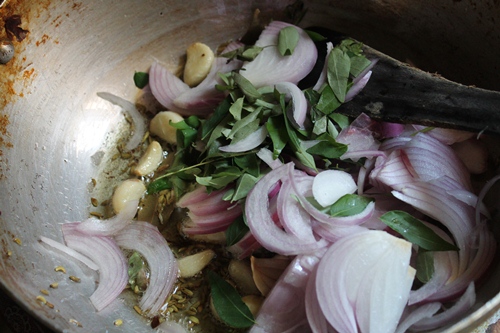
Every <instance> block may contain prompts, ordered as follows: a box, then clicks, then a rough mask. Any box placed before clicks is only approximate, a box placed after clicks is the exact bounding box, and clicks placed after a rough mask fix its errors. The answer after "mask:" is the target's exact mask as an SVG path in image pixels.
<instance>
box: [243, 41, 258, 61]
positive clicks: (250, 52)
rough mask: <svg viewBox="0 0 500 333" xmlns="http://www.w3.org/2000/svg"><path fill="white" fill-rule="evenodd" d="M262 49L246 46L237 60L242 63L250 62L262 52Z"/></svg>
mask: <svg viewBox="0 0 500 333" xmlns="http://www.w3.org/2000/svg"><path fill="white" fill-rule="evenodd" d="M263 49H264V48H263V47H260V46H255V45H253V46H246V47H245V49H244V50H243V52H242V53H241V54H240V56H239V57H238V59H240V60H243V61H252V60H254V59H255V58H257V56H258V55H259V54H260V53H261V52H262V50H263Z"/></svg>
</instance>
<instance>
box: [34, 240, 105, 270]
mask: <svg viewBox="0 0 500 333" xmlns="http://www.w3.org/2000/svg"><path fill="white" fill-rule="evenodd" d="M40 241H41V242H43V243H45V244H47V245H49V246H51V247H53V248H54V249H57V250H59V251H61V252H63V253H66V254H67V255H69V256H70V257H72V258H75V259H76V260H79V261H80V262H82V263H84V264H85V265H87V267H88V268H90V269H93V270H94V271H96V270H98V269H99V266H97V264H96V263H94V262H93V261H92V260H90V259H89V258H87V257H86V256H84V255H82V254H80V253H79V252H77V251H75V250H73V249H72V248H69V247H67V246H66V245H64V244H62V243H59V242H58V241H55V240H53V239H50V238H47V237H44V236H40Z"/></svg>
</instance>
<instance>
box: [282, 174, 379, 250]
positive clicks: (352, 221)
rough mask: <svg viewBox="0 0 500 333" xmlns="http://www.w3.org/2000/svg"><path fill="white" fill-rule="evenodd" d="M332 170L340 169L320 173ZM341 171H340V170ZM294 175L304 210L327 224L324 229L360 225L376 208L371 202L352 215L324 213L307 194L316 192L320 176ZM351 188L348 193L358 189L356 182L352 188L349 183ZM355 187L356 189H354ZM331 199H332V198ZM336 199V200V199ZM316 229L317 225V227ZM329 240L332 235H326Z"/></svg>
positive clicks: (328, 184) (296, 190) (295, 186)
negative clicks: (338, 215) (335, 215)
mask: <svg viewBox="0 0 500 333" xmlns="http://www.w3.org/2000/svg"><path fill="white" fill-rule="evenodd" d="M332 171H334V172H335V174H336V173H337V171H338V170H327V171H322V172H320V173H319V174H320V175H321V174H322V173H323V174H325V173H328V174H329V173H331V172H332ZM339 172H340V171H339ZM291 177H293V179H294V181H293V182H292V184H293V187H294V190H295V196H297V198H298V199H299V201H300V204H301V205H302V207H303V208H304V210H305V211H306V212H307V213H309V214H310V215H311V217H313V218H314V219H315V220H316V221H318V222H320V223H324V224H326V226H325V227H324V228H325V229H324V230H328V229H330V230H332V231H333V230H335V228H336V227H349V226H354V225H360V224H362V223H364V222H365V221H366V220H368V219H369V218H370V217H371V215H372V214H373V212H374V210H375V203H373V202H371V203H369V204H368V205H367V206H366V208H365V209H364V210H363V211H362V212H361V213H358V214H355V215H352V216H346V217H332V216H330V215H328V214H326V213H323V212H321V211H319V210H318V209H317V208H316V207H314V205H313V204H311V203H310V202H309V201H308V200H307V199H306V195H307V194H311V193H313V194H314V187H313V186H314V183H315V182H316V183H317V182H318V178H316V177H318V176H315V177H311V176H305V175H297V174H296V173H295V174H294V175H291ZM324 181H325V180H324V179H323V180H321V179H320V182H324ZM326 186H330V187H335V186H337V184H335V183H329V182H327V184H326ZM348 186H349V188H350V189H349V190H348V191H347V192H346V194H347V193H352V192H354V191H355V190H356V188H357V187H356V185H355V184H354V187H353V188H352V187H351V185H350V184H349V185H348ZM352 189H354V191H353V190H352ZM330 201H331V200H330ZM335 201H336V200H335ZM315 229H316V227H315ZM326 238H327V239H328V240H330V241H332V239H331V237H330V236H327V237H326Z"/></svg>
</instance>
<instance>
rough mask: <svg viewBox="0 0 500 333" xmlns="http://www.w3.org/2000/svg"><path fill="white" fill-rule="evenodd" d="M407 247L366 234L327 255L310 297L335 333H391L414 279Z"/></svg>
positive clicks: (344, 240) (344, 241) (345, 240)
mask: <svg viewBox="0 0 500 333" xmlns="http://www.w3.org/2000/svg"><path fill="white" fill-rule="evenodd" d="M411 247H412V245H411V243H409V242H407V241H405V240H403V239H399V238H396V237H394V236H391V235H390V234H388V233H386V232H384V231H366V232H361V233H358V234H355V235H352V236H349V237H345V238H342V239H340V240H339V241H337V242H336V243H334V244H333V245H332V246H331V247H330V248H329V249H328V250H327V252H326V253H325V255H324V256H323V258H322V259H321V261H320V263H319V266H318V272H317V277H316V293H317V295H318V301H319V304H320V306H321V309H322V311H323V314H324V315H325V317H326V318H327V320H328V321H329V323H330V324H331V325H332V326H333V327H334V328H335V329H336V330H338V331H339V332H341V333H357V332H362V333H368V332H370V333H378V332H380V333H382V332H385V333H390V332H394V330H395V329H396V326H397V324H398V322H399V319H400V317H401V315H402V313H403V310H404V308H405V306H406V303H407V301H408V297H409V293H410V289H411V285H412V283H413V278H414V276H415V270H414V269H413V268H412V267H411V266H410V256H411ZM358 329H359V331H358Z"/></svg>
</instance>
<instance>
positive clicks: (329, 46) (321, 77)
mask: <svg viewBox="0 0 500 333" xmlns="http://www.w3.org/2000/svg"><path fill="white" fill-rule="evenodd" d="M332 50H333V44H332V42H327V43H326V56H325V64H324V65H323V70H322V71H321V74H320V75H319V77H318V81H316V84H315V85H314V87H313V89H314V90H316V91H319V90H320V89H321V87H322V86H323V84H325V83H326V80H327V73H328V57H329V56H330V52H332Z"/></svg>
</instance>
